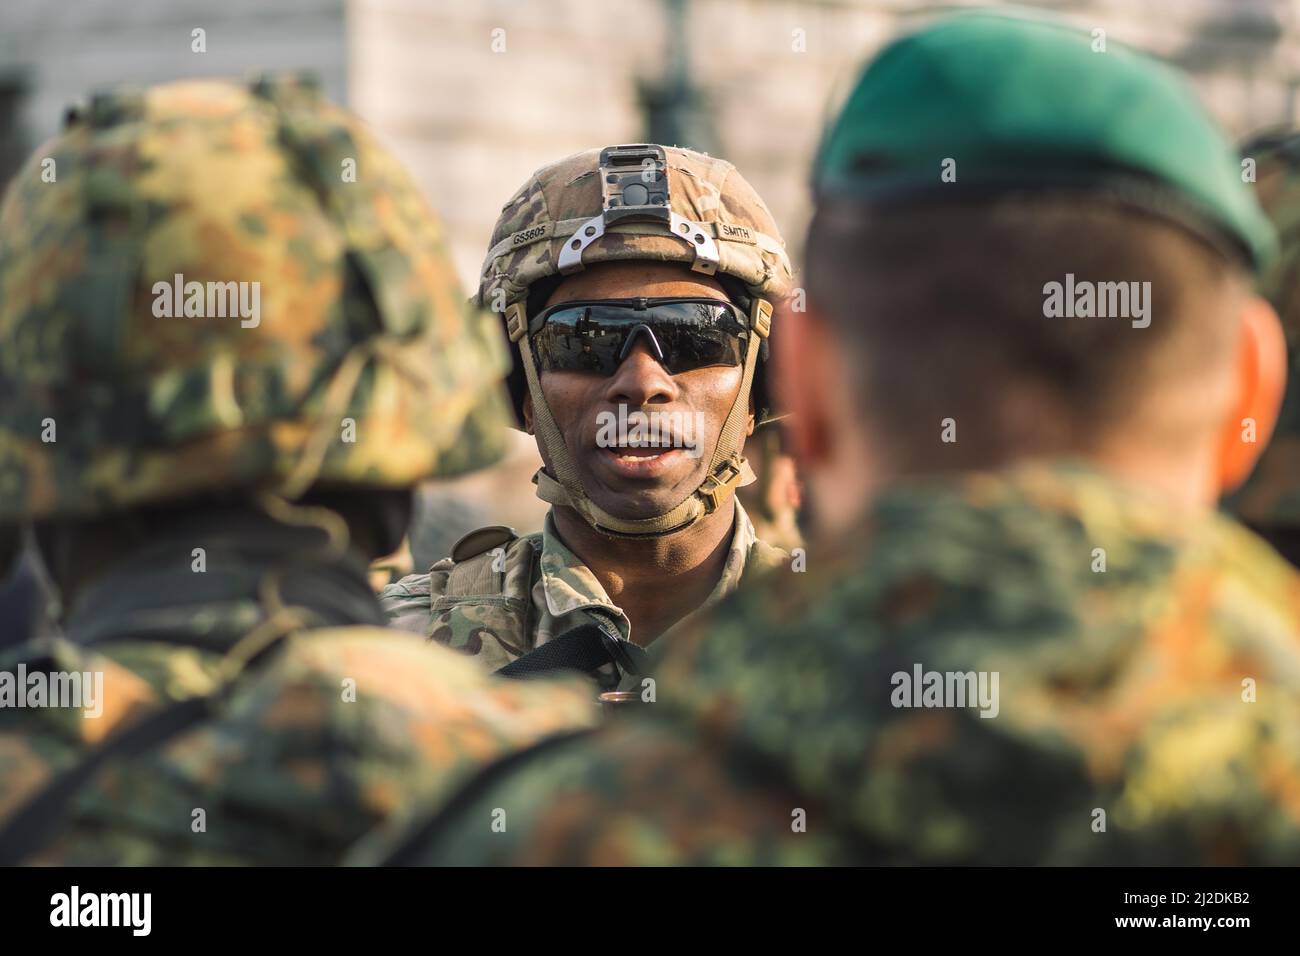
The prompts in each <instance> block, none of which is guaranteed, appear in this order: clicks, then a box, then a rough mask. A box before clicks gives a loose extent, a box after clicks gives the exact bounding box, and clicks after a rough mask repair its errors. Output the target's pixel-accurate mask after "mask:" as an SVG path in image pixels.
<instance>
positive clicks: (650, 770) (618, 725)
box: [369, 465, 1300, 865]
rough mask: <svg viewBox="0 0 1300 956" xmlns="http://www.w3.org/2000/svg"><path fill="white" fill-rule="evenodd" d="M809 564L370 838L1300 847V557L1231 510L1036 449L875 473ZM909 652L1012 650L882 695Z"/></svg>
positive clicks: (1082, 857)
mask: <svg viewBox="0 0 1300 956" xmlns="http://www.w3.org/2000/svg"><path fill="white" fill-rule="evenodd" d="M1098 549H1103V551H1099V550H1098ZM1103 552H1104V553H1103ZM1099 558H1104V561H1105V563H1104V565H1102V564H1100V563H1099ZM1103 567H1104V570H1101V568H1103ZM808 568H809V570H808V573H806V574H798V575H796V574H791V575H789V576H788V577H782V576H780V575H777V576H774V577H770V578H768V579H767V580H766V582H765V584H764V586H763V587H760V588H742V589H741V590H740V591H739V592H737V594H735V595H733V597H732V598H731V599H729V600H728V601H726V602H724V603H723V604H721V605H719V606H718V607H717V608H715V609H714V611H713V612H712V613H710V614H709V615H706V616H705V618H704V619H701V620H698V621H697V622H694V625H693V626H692V627H690V628H689V629H686V630H685V631H684V632H683V633H681V634H679V635H678V636H677V637H676V639H675V640H674V641H673V644H672V646H671V647H670V648H669V649H668V651H667V653H666V654H665V655H664V658H663V660H662V661H661V666H660V668H659V669H658V670H657V672H656V676H657V678H658V690H659V694H658V703H655V704H653V705H648V706H641V707H639V708H636V709H635V710H634V711H628V712H620V713H619V715H618V719H616V720H614V721H613V722H611V723H610V724H608V725H607V726H605V727H602V728H601V729H600V730H598V731H596V732H594V733H593V734H590V735H587V736H585V737H580V738H577V739H575V740H572V741H564V742H559V743H556V744H555V745H552V746H547V747H543V748H539V749H538V751H537V753H536V756H534V757H533V758H532V759H529V760H524V761H518V760H516V761H512V763H511V764H510V765H508V766H506V767H505V768H503V769H501V770H499V771H497V772H496V773H489V774H487V775H485V776H484V777H481V778H480V779H479V781H478V783H477V784H476V785H474V786H472V787H471V788H470V789H468V790H467V791H466V792H465V793H464V794H462V795H461V797H460V798H458V800H457V801H456V803H455V804H453V809H452V811H451V812H448V813H445V814H444V815H442V816H441V817H439V816H436V815H435V816H434V817H432V818H431V820H432V822H430V819H425V820H418V821H416V822H414V823H411V822H408V825H407V826H406V827H404V828H398V829H396V830H390V831H388V833H387V834H386V836H387V842H386V843H384V844H382V845H381V844H379V843H378V842H376V843H372V844H371V845H370V847H369V853H370V854H372V857H371V858H379V857H383V856H384V855H385V854H389V853H392V852H393V849H394V847H402V848H404V854H405V856H406V859H408V860H410V861H416V862H430V863H458V864H459V863H515V864H533V863H549V864H580V863H581V864H606V865H621V864H765V863H781V864H803V863H863V862H872V863H928V864H954V863H976V862H978V863H984V864H1084V863H1088V864H1092V863H1112V864H1130V863H1158V864H1175V863H1189V864H1190V863H1218V864H1235V863H1273V864H1292V865H1294V864H1296V863H1300V578H1298V577H1297V574H1296V572H1295V570H1294V569H1293V568H1291V567H1290V566H1289V565H1287V564H1286V563H1285V562H1283V561H1282V560H1281V559H1280V558H1278V557H1277V555H1276V554H1275V553H1274V552H1273V551H1272V550H1271V549H1270V548H1269V547H1268V546H1267V545H1266V544H1264V543H1263V542H1262V541H1260V540H1259V539H1257V538H1256V537H1255V536H1254V535H1253V534H1251V533H1250V532H1249V531H1247V530H1246V529H1244V528H1242V527H1241V526H1240V525H1238V524H1236V523H1235V522H1233V521H1231V520H1229V519H1226V518H1224V517H1223V516H1221V515H1219V514H1217V513H1213V512H1211V513H1206V514H1204V515H1203V516H1202V515H1193V514H1189V513H1187V512H1186V511H1176V510H1173V509H1172V508H1171V507H1170V506H1168V505H1167V503H1165V502H1163V501H1162V500H1161V499H1160V498H1159V496H1158V495H1156V494H1155V493H1154V492H1151V491H1148V490H1145V489H1142V488H1139V487H1135V486H1128V485H1122V484H1120V483H1119V482H1117V481H1115V480H1113V479H1111V478H1108V477H1104V476H1103V475H1101V474H1100V473H1097V472H1095V471H1092V470H1089V469H1088V468H1087V467H1084V466H1080V465H1071V466H1064V465H1062V466H1047V465H1037V466H1024V467H1020V468H1016V469H1011V470H1008V471H1005V472H1001V473H982V474H972V475H969V476H965V477H963V478H960V479H950V480H949V481H946V482H945V481H933V482H929V483H925V482H921V483H917V484H916V485H913V486H909V487H899V488H896V489H894V490H892V491H888V492H886V493H885V494H883V495H882V496H881V497H880V498H879V499H878V500H877V502H876V504H875V505H874V506H873V508H872V509H871V511H870V512H869V514H868V516H867V519H866V521H865V523H864V524H862V525H861V526H860V527H859V528H857V529H856V530H855V531H854V532H853V533H851V534H848V535H846V536H844V537H843V538H841V539H840V540H839V541H838V542H837V543H836V544H834V545H828V546H827V547H825V548H821V549H817V548H814V549H812V550H810V552H809V555H808ZM918 663H919V664H921V665H923V667H924V669H925V670H932V671H936V672H985V673H993V672H996V673H998V674H999V675H1000V678H999V693H998V695H997V702H998V707H997V713H996V716H995V717H991V718H985V717H981V716H980V711H979V710H977V709H973V708H969V707H968V708H956V707H945V708H940V707H921V708H910V707H895V706H893V695H894V693H895V690H896V685H895V678H894V675H895V674H898V673H900V672H901V673H907V674H911V673H912V672H913V670H914V666H915V665H916V664H918ZM1247 680H1249V681H1251V682H1253V685H1248V684H1246V683H1244V682H1246V681H1247ZM1248 686H1249V687H1251V688H1252V690H1251V693H1253V695H1254V696H1253V700H1250V701H1249V702H1248V701H1247V696H1248V691H1247V687H1248ZM494 809H500V810H501V811H504V814H505V818H504V822H505V829H504V832H496V831H498V830H500V827H497V828H495V829H494V828H493V827H492V825H491V824H492V822H493V818H492V816H491V815H492V812H493V810H494ZM1102 811H1104V814H1105V816H1104V820H1103V818H1102V817H1101V816H1100V812H1102ZM1099 823H1104V832H1100V831H1099V829H1098V826H1099ZM801 830H802V832H800V831H801Z"/></svg>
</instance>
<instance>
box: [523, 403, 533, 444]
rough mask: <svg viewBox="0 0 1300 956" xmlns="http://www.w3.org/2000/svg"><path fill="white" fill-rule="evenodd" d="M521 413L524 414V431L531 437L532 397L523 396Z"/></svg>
mask: <svg viewBox="0 0 1300 956" xmlns="http://www.w3.org/2000/svg"><path fill="white" fill-rule="evenodd" d="M523 412H524V431H526V432H527V433H528V434H530V435H532V434H534V432H533V396H531V395H525V396H524V405H523Z"/></svg>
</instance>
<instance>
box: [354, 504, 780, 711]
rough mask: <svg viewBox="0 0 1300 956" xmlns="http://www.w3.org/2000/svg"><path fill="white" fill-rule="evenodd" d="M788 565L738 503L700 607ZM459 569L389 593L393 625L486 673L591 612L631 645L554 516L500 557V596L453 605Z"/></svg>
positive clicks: (403, 583) (445, 567)
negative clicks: (713, 581) (603, 616)
mask: <svg viewBox="0 0 1300 956" xmlns="http://www.w3.org/2000/svg"><path fill="white" fill-rule="evenodd" d="M789 563H790V556H789V555H788V554H786V553H785V552H784V551H780V550H778V549H776V548H773V547H771V546H769V545H767V544H764V543H763V542H762V541H760V540H758V538H757V536H756V535H755V534H754V526H753V524H752V523H751V522H750V520H749V516H748V515H747V514H746V513H745V509H744V508H742V507H741V505H740V502H739V501H737V502H736V519H735V527H734V530H733V531H732V534H731V543H730V544H729V545H728V549H727V557H726V561H725V563H724V564H723V569H722V576H721V577H720V578H719V579H718V583H717V585H716V586H715V587H714V589H713V591H712V592H711V593H710V594H709V597H708V598H707V599H706V601H705V603H704V604H703V605H701V608H706V607H709V606H711V605H713V604H715V603H717V602H718V601H720V600H721V599H722V598H723V597H725V596H726V595H728V594H730V593H731V592H732V591H734V590H736V588H737V587H739V585H740V583H741V580H742V578H744V577H745V576H748V575H755V574H760V573H762V572H764V571H768V570H771V569H773V568H777V567H783V566H788V565H789ZM455 567H456V562H455V561H453V560H452V559H451V558H444V559H443V560H441V561H439V562H438V563H437V564H435V565H434V566H433V567H432V568H430V569H429V571H428V572H427V573H424V574H410V575H407V576H406V577H404V578H402V579H401V580H400V581H398V582H396V583H394V584H390V585H389V586H388V587H386V588H384V590H383V591H382V592H381V593H380V602H381V603H382V604H383V605H384V610H385V612H386V613H387V615H388V622H389V624H390V625H391V626H392V627H396V628H401V629H402V630H405V631H410V632H412V633H415V634H421V635H423V636H425V637H427V638H429V639H431V640H432V641H434V642H436V643H438V644H443V645H446V646H447V647H450V648H453V649H454V650H457V651H460V652H461V653H463V654H467V655H469V656H471V657H474V658H475V659H477V661H478V662H479V663H480V664H481V665H482V666H483V667H484V668H485V669H486V670H487V671H489V672H490V671H495V670H498V669H500V668H502V667H505V666H506V665H507V664H509V663H510V662H511V661H513V660H516V659H517V658H519V657H521V656H523V655H524V654H526V653H528V652H529V651H531V650H533V649H534V648H536V647H538V646H540V645H542V644H545V643H546V642H547V641H549V640H550V639H551V638H552V637H554V636H556V635H557V634H563V633H564V632H565V631H566V630H569V629H570V628H572V627H575V626H576V625H577V624H578V621H577V620H576V619H575V618H574V617H573V615H574V614H575V613H576V612H579V611H582V610H586V609H590V608H599V609H600V610H602V611H605V612H607V614H608V616H609V617H610V618H611V619H612V620H613V622H614V624H615V626H616V627H617V628H618V630H619V633H620V634H621V635H622V636H623V638H624V639H625V640H631V639H632V625H631V622H630V621H629V620H628V619H627V615H626V614H624V613H623V610H622V609H621V608H619V607H618V606H617V605H616V604H614V602H613V601H611V600H610V599H609V596H608V595H607V594H606V593H605V589H604V588H603V587H602V586H601V584H600V581H599V580H598V579H597V578H596V576H595V574H594V573H593V572H592V571H591V569H590V568H588V567H587V566H586V565H585V564H583V563H582V561H581V559H580V558H578V556H577V555H575V554H574V553H573V552H572V551H571V550H569V548H568V547H567V546H566V545H565V544H564V542H563V541H561V540H560V536H559V534H558V533H557V532H556V530H555V520H554V517H553V516H552V514H551V513H550V512H548V513H547V515H546V519H545V521H544V523H543V527H542V530H541V531H539V532H536V533H534V534H529V535H524V536H522V537H518V538H515V539H514V540H513V541H511V542H509V544H507V545H505V546H504V550H503V551H502V553H501V554H500V555H499V567H500V568H501V569H502V570H501V571H500V572H499V573H501V574H502V575H503V583H502V587H501V594H500V596H499V597H494V598H492V599H479V600H474V599H471V598H459V599H458V598H448V597H447V596H446V592H447V588H448V582H449V579H450V577H451V573H452V570H453V569H454V568H455ZM693 613H698V610H697V611H696V612H693ZM690 619H691V618H690V616H688V617H686V618H683V620H682V621H680V622H678V624H677V625H675V626H674V627H673V628H672V629H670V630H669V632H668V633H667V634H665V635H663V636H662V637H661V638H660V639H659V640H658V641H656V645H658V644H660V643H666V642H670V641H671V640H672V637H671V635H672V634H673V633H674V632H675V631H676V629H677V628H679V627H682V626H684V625H685V623H686V622H687V621H689V620H690ZM604 677H605V683H603V684H602V689H603V690H614V689H618V688H619V682H618V680H617V676H616V675H614V674H613V672H612V670H611V671H610V672H609V673H608V674H605V675H604ZM622 689H630V687H624V688H622Z"/></svg>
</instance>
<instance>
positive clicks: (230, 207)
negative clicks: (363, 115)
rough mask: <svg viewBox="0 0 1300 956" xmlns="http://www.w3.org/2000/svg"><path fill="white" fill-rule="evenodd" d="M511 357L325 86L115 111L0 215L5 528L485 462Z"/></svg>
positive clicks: (40, 158) (204, 91)
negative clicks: (201, 496) (234, 492)
mask: <svg viewBox="0 0 1300 956" xmlns="http://www.w3.org/2000/svg"><path fill="white" fill-rule="evenodd" d="M507 360H508V356H507V355H506V351H505V349H504V348H503V347H502V345H501V342H500V335H499V333H498V331H497V330H496V328H495V327H494V323H493V320H492V318H491V317H490V316H486V315H482V314H480V313H478V312H476V311H474V310H471V309H467V308H466V306H465V303H464V299H463V297H462V295H461V293H460V292H459V289H458V284H457V282H456V279H455V276H454V272H453V270H452V266H451V263H450V260H449V258H448V256H447V255H446V253H445V251H444V247H443V240H442V236H441V232H440V228H439V225H438V223H437V220H436V219H435V218H434V216H433V214H432V213H431V211H430V210H429V208H428V206H427V204H426V203H425V201H424V199H423V198H422V196H421V195H420V194H419V192H418V191H417V189H416V187H415V186H414V185H413V184H412V182H411V181H410V179H409V178H408V176H407V174H406V173H405V171H404V170H403V169H402V168H401V167H400V166H399V165H398V164H397V162H396V161H395V159H394V158H393V157H392V156H390V155H389V154H388V153H387V152H386V151H385V150H384V149H382V148H381V147H380V146H378V145H377V144H376V142H375V141H374V140H373V138H372V137H371V135H370V134H369V133H368V132H367V131H366V130H365V129H364V128H363V127H362V126H361V124H360V123H359V122H358V121H356V120H355V119H354V118H353V117H351V116H350V115H349V114H347V113H346V112H344V111H343V110H341V109H339V108H337V107H335V106H333V105H331V104H330V103H328V102H327V101H326V100H324V99H323V98H322V97H321V96H320V94H319V93H318V92H317V90H316V88H315V85H314V84H313V83H311V82H309V81H307V80H304V79H301V78H296V77H272V78H265V79H261V80H257V81H254V82H253V83H251V84H239V83H234V82H225V81H192V82H180V83H172V84H167V85H163V86H158V87H154V88H151V89H148V90H143V91H130V90H122V91H117V92H113V93H107V94H101V95H98V96H96V97H94V98H93V99H92V100H91V101H90V103H89V104H88V106H86V107H85V108H83V109H80V110H75V111H72V112H70V114H69V117H68V122H67V124H66V126H65V129H64V130H63V132H62V133H61V134H60V135H58V136H57V137H56V138H55V139H53V140H52V141H51V142H49V143H47V144H46V145H44V146H43V147H41V148H40V149H38V150H37V151H36V153H35V154H34V155H33V156H32V157H31V158H30V159H29V161H28V162H27V164H26V165H25V166H24V167H23V169H22V170H21V171H20V172H19V173H18V175H17V177H16V179H15V180H14V181H13V183H12V184H11V186H10V188H9V190H8V193H7V195H6V197H5V201H4V205H3V209H0V522H4V521H6V520H13V519H17V518H22V517H38V518H39V517H43V516H49V515H94V514H99V513H105V512H111V511H114V510H120V509H123V508H129V507H132V506H137V505H140V504H144V503H149V502H154V501H160V500H165V499H171V498H178V497H182V496H187V495H192V494H195V493H202V492H208V491H213V490H217V489H228V488H240V487H260V488H269V489H271V490H276V491H279V492H281V493H286V494H289V495H293V494H297V493H299V492H301V491H302V490H304V489H305V488H307V487H308V486H310V485H312V484H317V483H318V484H321V485H333V486H348V485H355V486H365V487H380V488H382V487H392V488H397V487H405V486H409V485H411V484H413V483H415V482H416V481H419V480H421V479H423V478H426V477H430V476H434V475H442V474H452V473H456V472H458V471H463V470H468V469H471V468H475V467H479V466H481V465H482V464H485V463H487V462H489V461H491V460H494V459H495V457H496V456H497V454H499V452H500V450H501V433H502V432H504V428H503V427H502V426H504V425H506V424H507V423H508V408H507V405H506V401H505V397H504V392H503V390H502V389H501V386H500V380H501V376H502V375H503V374H504V371H505V368H506V366H507Z"/></svg>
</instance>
